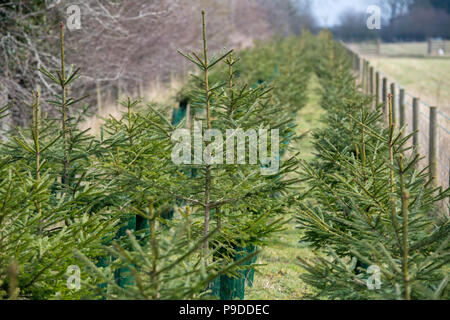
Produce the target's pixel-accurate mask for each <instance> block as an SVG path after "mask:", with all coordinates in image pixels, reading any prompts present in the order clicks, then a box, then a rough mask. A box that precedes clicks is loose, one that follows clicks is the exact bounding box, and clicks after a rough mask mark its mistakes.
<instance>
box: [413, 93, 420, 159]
mask: <svg viewBox="0 0 450 320" xmlns="http://www.w3.org/2000/svg"><path fill="white" fill-rule="evenodd" d="M419 130H420V128H419V98H414V99H413V132H414V133H413V152H414V154H415V155H417V154H419Z"/></svg>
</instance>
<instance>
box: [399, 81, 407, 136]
mask: <svg viewBox="0 0 450 320" xmlns="http://www.w3.org/2000/svg"><path fill="white" fill-rule="evenodd" d="M398 107H399V108H400V128H403V127H404V126H405V125H406V114H405V89H400V95H399V97H398ZM403 130H404V131H403V133H402V137H405V136H406V134H405V131H406V128H404V129H403Z"/></svg>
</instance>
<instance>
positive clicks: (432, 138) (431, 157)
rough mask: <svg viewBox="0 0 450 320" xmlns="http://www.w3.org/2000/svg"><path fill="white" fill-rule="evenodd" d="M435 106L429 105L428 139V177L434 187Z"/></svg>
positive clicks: (436, 171) (435, 151)
mask: <svg viewBox="0 0 450 320" xmlns="http://www.w3.org/2000/svg"><path fill="white" fill-rule="evenodd" d="M437 125H438V119H437V107H430V137H429V139H430V141H429V147H430V150H429V166H430V179H432V183H433V185H434V186H435V187H437V186H438V183H439V182H438V170H437V144H438V140H437V133H438V132H437Z"/></svg>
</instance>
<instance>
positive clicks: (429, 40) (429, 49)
mask: <svg viewBox="0 0 450 320" xmlns="http://www.w3.org/2000/svg"><path fill="white" fill-rule="evenodd" d="M432 53H433V40H432V39H431V38H428V54H429V55H431V54H432Z"/></svg>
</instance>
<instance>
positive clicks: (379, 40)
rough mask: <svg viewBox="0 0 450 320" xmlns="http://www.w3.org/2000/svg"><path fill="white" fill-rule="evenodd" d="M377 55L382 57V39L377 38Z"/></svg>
mask: <svg viewBox="0 0 450 320" xmlns="http://www.w3.org/2000/svg"><path fill="white" fill-rule="evenodd" d="M377 55H378V56H379V55H381V38H379V37H378V38H377Z"/></svg>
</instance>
